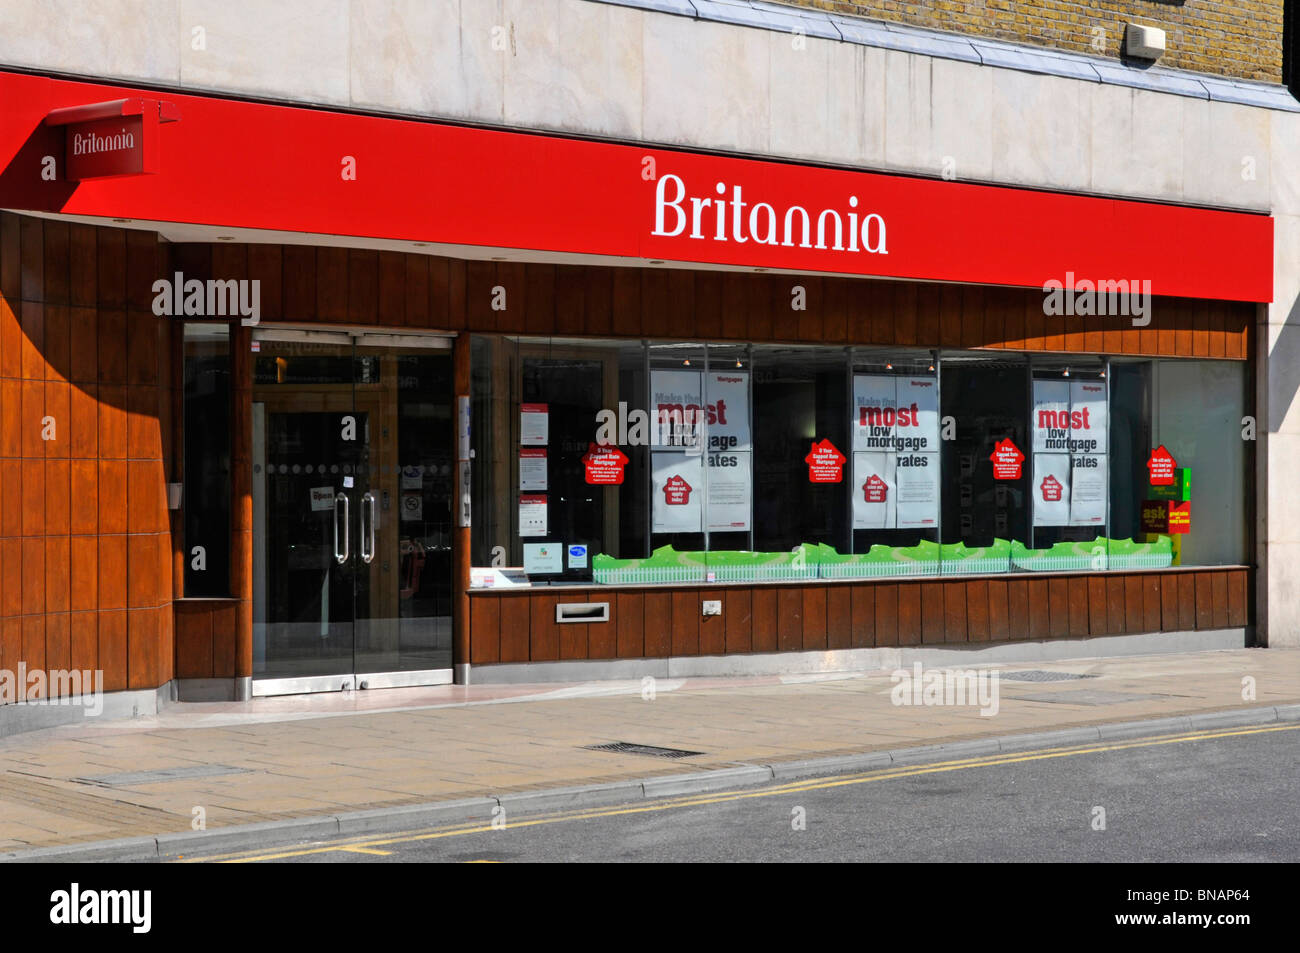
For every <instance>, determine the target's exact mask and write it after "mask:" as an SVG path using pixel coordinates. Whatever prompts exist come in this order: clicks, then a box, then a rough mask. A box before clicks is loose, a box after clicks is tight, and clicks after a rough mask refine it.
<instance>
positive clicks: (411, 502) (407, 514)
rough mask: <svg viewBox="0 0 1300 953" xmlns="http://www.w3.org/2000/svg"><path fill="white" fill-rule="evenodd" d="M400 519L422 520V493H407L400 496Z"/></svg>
mask: <svg viewBox="0 0 1300 953" xmlns="http://www.w3.org/2000/svg"><path fill="white" fill-rule="evenodd" d="M402 519H404V520H422V519H424V494H423V493H419V492H416V493H410V492H407V493H403V494H402Z"/></svg>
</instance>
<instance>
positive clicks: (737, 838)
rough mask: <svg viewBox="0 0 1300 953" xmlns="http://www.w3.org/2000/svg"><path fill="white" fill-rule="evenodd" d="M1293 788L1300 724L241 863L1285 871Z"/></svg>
mask: <svg viewBox="0 0 1300 953" xmlns="http://www.w3.org/2000/svg"><path fill="white" fill-rule="evenodd" d="M1297 789H1300V725H1283V726H1264V727H1248V728H1234V729H1227V730H1224V731H1216V732H1209V733H1202V734H1200V735H1196V736H1191V737H1168V736H1166V737H1158V738H1146V739H1134V740H1131V741H1116V742H1109V743H1102V744H1098V745H1092V746H1088V748H1087V749H1086V750H1082V751H1081V750H1078V749H1060V748H1058V749H1050V750H1048V751H1040V752H1020V753H1013V754H1001V755H990V756H987V757H981V758H972V759H965V760H962V761H959V762H943V763H938V764H929V765H915V766H908V767H898V768H893V769H887V770H883V771H875V772H869V773H866V774H856V775H840V776H836V777H834V778H810V779H806V780H801V781H796V782H790V783H784V784H777V785H768V786H764V787H754V788H745V789H741V790H737V791H731V792H719V793H716V794H700V795H695V796H690V797H682V798H673V799H663V800H654V801H639V802H636V803H633V804H627V805H623V806H613V807H601V808H592V809H588V810H575V811H570V812H566V813H563V814H550V815H519V816H516V817H507V818H504V822H505V823H504V827H499V828H493V827H491V826H486V825H481V824H480V825H458V826H456V827H448V828H440V829H436V830H427V831H421V832H412V833H406V834H396V835H381V836H376V837H371V838H368V839H365V840H361V839H358V838H352V839H349V840H347V841H343V840H340V841H332V842H323V843H317V844H304V845H300V846H297V847H286V848H273V849H265V850H262V851H260V852H248V853H246V854H243V855H239V859H243V860H253V861H261V860H265V861H297V862H302V861H311V862H324V863H338V862H349V861H350V862H393V861H397V862H410V861H421V862H465V861H489V862H490V861H506V862H520V861H525V862H528V861H532V862H555V861H643V862H644V861H672V862H689V861H714V862H716V861H749V862H769V863H770V862H778V861H801V862H837V861H838V862H843V861H891V862H896V861H976V862H988V861H1068V862H1092V861H1101V862H1130V861H1132V862H1185V861H1199V862H1216V861H1235V862H1256V861H1292V862H1294V861H1296V860H1298V859H1300V799H1297V798H1296V797H1295V791H1296V790H1297ZM187 859H195V860H197V859H199V858H196V857H195V858H187ZM232 859H233V858H232Z"/></svg>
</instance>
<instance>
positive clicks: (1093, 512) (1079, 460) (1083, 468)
mask: <svg viewBox="0 0 1300 953" xmlns="http://www.w3.org/2000/svg"><path fill="white" fill-rule="evenodd" d="M1106 487H1107V478H1106V455H1105V454H1104V453H1078V454H1075V455H1074V456H1073V457H1071V460H1070V525H1071V526H1091V525H1093V524H1100V523H1105V522H1106Z"/></svg>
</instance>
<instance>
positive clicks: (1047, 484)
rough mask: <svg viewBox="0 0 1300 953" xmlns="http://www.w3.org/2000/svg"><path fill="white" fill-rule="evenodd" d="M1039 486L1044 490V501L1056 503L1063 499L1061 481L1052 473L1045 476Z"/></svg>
mask: <svg viewBox="0 0 1300 953" xmlns="http://www.w3.org/2000/svg"><path fill="white" fill-rule="evenodd" d="M1039 488H1040V489H1041V490H1042V492H1043V502H1045V503H1055V502H1057V501H1058V500H1060V499H1061V481H1060V480H1058V479H1056V477H1054V476H1052V475H1051V474H1050V473H1049V474H1048V475H1047V476H1045V477H1043V482H1042V485H1041V486H1040V487H1039Z"/></svg>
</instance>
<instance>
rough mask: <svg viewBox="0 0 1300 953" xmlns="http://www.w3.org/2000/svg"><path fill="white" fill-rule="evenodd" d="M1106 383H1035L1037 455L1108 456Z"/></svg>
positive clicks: (1034, 438)
mask: <svg viewBox="0 0 1300 953" xmlns="http://www.w3.org/2000/svg"><path fill="white" fill-rule="evenodd" d="M1107 417H1108V414H1107V404H1106V382H1105V381H1066V380H1060V381H1034V410H1033V419H1032V420H1031V421H1030V425H1031V427H1032V428H1033V448H1034V452H1035V453H1105V452H1106V450H1107V447H1106V440H1107V434H1106V430H1107Z"/></svg>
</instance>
